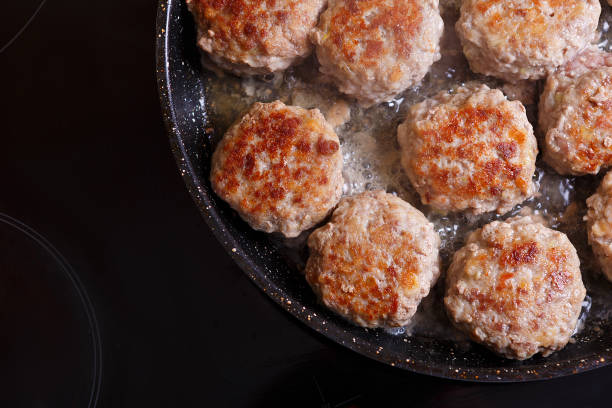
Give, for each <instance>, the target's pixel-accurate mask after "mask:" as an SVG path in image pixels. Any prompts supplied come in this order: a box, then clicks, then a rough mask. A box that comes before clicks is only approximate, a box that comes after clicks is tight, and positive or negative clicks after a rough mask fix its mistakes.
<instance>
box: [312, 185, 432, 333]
mask: <svg viewBox="0 0 612 408" xmlns="http://www.w3.org/2000/svg"><path fill="white" fill-rule="evenodd" d="M439 246H440V237H439V236H438V234H437V233H436V232H435V231H434V227H433V224H431V223H430V222H429V221H428V220H427V218H425V216H424V215H423V214H422V213H421V212H420V211H418V210H417V209H415V208H414V207H412V206H411V205H410V204H408V203H407V202H405V201H403V200H401V199H400V198H398V197H396V196H394V195H391V194H387V193H385V192H383V191H376V192H365V193H362V194H359V195H356V196H351V197H346V198H343V199H342V200H341V201H340V204H339V205H338V208H337V209H336V210H335V211H334V214H333V216H332V218H331V221H330V222H329V223H328V224H326V225H325V226H323V227H321V228H319V229H317V230H316V231H314V232H313V233H312V235H310V238H309V239H308V247H309V248H310V257H309V258H308V262H307V264H306V279H307V281H308V283H309V284H310V286H312V288H313V290H314V292H315V293H316V294H317V295H318V296H319V297H320V298H321V300H322V301H323V303H324V304H325V305H326V306H327V307H329V308H330V309H332V310H334V311H335V312H336V313H338V314H340V315H342V316H344V317H345V318H347V319H349V320H351V321H352V322H354V323H355V324H357V325H359V326H364V327H394V326H403V325H406V324H407V323H408V322H409V321H410V318H411V317H412V316H413V315H414V313H415V312H416V310H417V306H418V305H419V302H420V301H421V299H423V298H424V297H425V296H427V294H428V293H429V290H430V288H431V287H432V286H433V285H434V283H435V282H436V280H437V279H438V276H439V274H440V267H439V257H438V248H439Z"/></svg>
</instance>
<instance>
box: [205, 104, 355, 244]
mask: <svg viewBox="0 0 612 408" xmlns="http://www.w3.org/2000/svg"><path fill="white" fill-rule="evenodd" d="M210 179H211V182H212V187H213V189H214V190H215V192H216V193H217V194H218V195H219V197H221V198H222V199H223V200H225V201H227V202H228V203H229V204H230V205H231V206H232V208H234V209H235V210H236V211H238V213H239V214H240V216H241V217H242V218H243V219H244V220H246V221H247V222H248V223H249V224H250V225H251V227H253V228H254V229H257V230H261V231H265V232H277V231H278V232H281V233H282V234H284V235H285V236H287V237H295V236H297V235H299V234H300V233H301V232H302V231H304V230H306V229H308V228H311V227H313V226H315V225H316V224H317V223H319V222H320V221H322V220H323V219H324V218H325V217H326V216H327V214H329V212H330V211H331V210H332V208H333V207H334V206H335V205H336V204H337V203H338V200H339V199H340V196H341V195H342V184H343V179H342V153H341V151H340V142H339V140H338V136H336V134H335V133H334V130H333V129H332V127H331V125H329V124H328V123H327V121H326V120H325V118H324V117H323V115H322V114H321V112H319V110H318V109H313V110H306V109H302V108H298V107H293V106H285V105H284V104H283V103H282V102H280V101H276V102H273V103H268V104H264V103H255V104H254V105H253V107H252V108H251V109H250V110H249V111H248V113H246V115H244V116H243V117H242V118H241V119H240V120H239V121H238V122H236V123H235V124H234V125H233V126H232V127H231V128H230V129H229V130H228V131H227V133H226V134H225V136H223V139H222V140H221V142H220V143H219V146H218V147H217V149H216V150H215V152H214V154H213V158H212V170H211V174H210Z"/></svg>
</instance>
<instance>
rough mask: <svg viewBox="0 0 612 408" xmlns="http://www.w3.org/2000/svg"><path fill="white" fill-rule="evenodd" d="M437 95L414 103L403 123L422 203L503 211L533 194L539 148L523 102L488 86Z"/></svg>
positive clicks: (407, 161)
mask: <svg viewBox="0 0 612 408" xmlns="http://www.w3.org/2000/svg"><path fill="white" fill-rule="evenodd" d="M437 98H438V99H432V100H427V101H425V102H423V103H421V104H417V105H415V106H414V107H412V108H411V111H410V114H409V116H408V119H407V120H406V122H405V123H404V124H403V125H401V126H400V128H399V130H398V138H399V141H400V146H402V149H403V151H404V154H403V156H402V163H403V165H404V169H405V170H406V172H407V174H408V176H409V178H410V180H411V181H412V183H413V185H414V186H415V188H416V189H417V191H418V192H419V194H420V195H421V199H422V201H423V203H425V204H431V205H432V206H434V207H436V208H437V209H439V210H442V211H457V210H465V209H469V210H471V211H473V212H475V213H479V212H484V211H491V210H495V209H497V210H498V211H501V212H504V211H507V210H509V209H510V208H512V206H514V205H515V204H518V203H519V202H521V201H523V200H524V199H526V198H528V197H530V196H531V195H533V193H534V192H535V188H534V185H533V182H532V180H531V179H532V175H533V172H534V170H535V158H536V155H537V147H536V142H535V137H534V136H533V130H532V128H531V126H530V125H529V122H528V121H527V117H526V115H525V111H524V108H523V107H522V105H520V103H519V102H509V101H507V100H506V99H505V98H504V97H503V95H502V94H501V92H499V91H497V90H490V89H489V88H487V87H485V86H482V87H480V88H478V89H476V90H475V91H474V90H470V89H467V88H460V89H459V90H458V92H457V94H456V95H448V94H444V93H443V94H440V95H438V97H437ZM510 193H512V197H509V194H510ZM504 197H506V198H508V199H506V198H504Z"/></svg>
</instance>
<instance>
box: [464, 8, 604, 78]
mask: <svg viewBox="0 0 612 408" xmlns="http://www.w3.org/2000/svg"><path fill="white" fill-rule="evenodd" d="M600 14H601V5H600V4H599V0H465V1H463V3H462V5H461V18H460V19H459V21H458V22H457V25H456V29H457V33H458V34H459V37H460V39H461V42H462V44H463V51H464V53H465V56H466V57H467V59H468V61H469V63H470V67H471V68H472V70H473V71H475V72H478V73H481V74H485V75H492V76H495V77H498V78H501V79H504V80H506V81H511V82H516V81H519V80H522V79H541V78H544V77H546V75H548V74H549V73H551V72H553V71H554V70H555V69H556V68H557V67H559V66H561V65H563V64H564V63H566V62H567V61H569V60H571V59H572V58H574V57H575V56H576V55H577V54H578V53H579V52H580V51H582V50H583V49H584V48H586V47H587V46H588V45H589V43H591V41H593V40H594V39H595V38H596V35H597V34H596V30H597V23H598V20H599V15H600Z"/></svg>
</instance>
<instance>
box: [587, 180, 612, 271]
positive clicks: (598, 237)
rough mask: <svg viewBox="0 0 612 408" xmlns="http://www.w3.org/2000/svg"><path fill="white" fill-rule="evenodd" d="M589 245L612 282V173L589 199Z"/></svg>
mask: <svg viewBox="0 0 612 408" xmlns="http://www.w3.org/2000/svg"><path fill="white" fill-rule="evenodd" d="M587 207H588V211H587V215H586V221H587V231H588V237H589V244H591V247H592V248H593V253H594V254H595V257H596V258H597V262H599V265H600V267H601V270H602V272H603V273H604V275H605V276H606V277H607V278H608V280H610V281H611V282H612V172H609V173H608V174H606V176H605V177H604V179H603V181H602V182H601V185H600V186H599V188H598V189H597V192H596V193H595V194H593V195H592V196H591V197H589V198H588V199H587Z"/></svg>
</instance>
